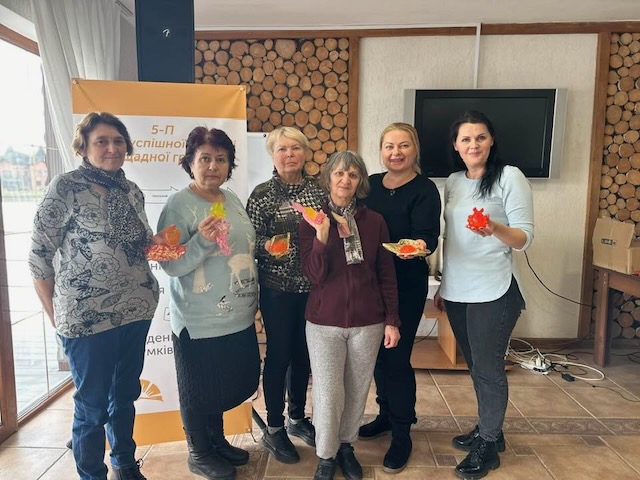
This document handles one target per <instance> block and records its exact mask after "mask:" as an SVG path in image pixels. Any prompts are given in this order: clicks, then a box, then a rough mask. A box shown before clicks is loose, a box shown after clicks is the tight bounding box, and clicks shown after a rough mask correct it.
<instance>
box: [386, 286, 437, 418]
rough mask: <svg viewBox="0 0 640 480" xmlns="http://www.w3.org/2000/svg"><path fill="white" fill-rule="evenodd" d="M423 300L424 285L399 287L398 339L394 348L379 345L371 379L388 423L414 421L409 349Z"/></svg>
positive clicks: (414, 335)
mask: <svg viewBox="0 0 640 480" xmlns="http://www.w3.org/2000/svg"><path fill="white" fill-rule="evenodd" d="M426 299H427V288H426V284H425V285H420V286H418V287H414V288H410V289H406V288H401V289H399V294H398V303H399V314H400V322H401V325H400V342H398V345H397V346H396V347H395V348H384V346H381V347H380V350H379V351H378V358H377V360H376V368H375V370H374V378H375V381H376V394H377V399H376V401H377V402H378V404H379V405H380V413H381V414H382V415H386V416H387V417H388V418H389V420H390V421H391V422H396V423H405V424H412V423H416V376H415V373H414V371H413V367H412V366H411V352H412V351H413V344H414V342H415V339H416V332H417V331H418V325H419V324H420V320H421V319H422V312H423V310H424V303H425V301H426Z"/></svg>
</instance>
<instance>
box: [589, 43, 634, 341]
mask: <svg viewBox="0 0 640 480" xmlns="http://www.w3.org/2000/svg"><path fill="white" fill-rule="evenodd" d="M604 134H605V135H604V151H603V162H602V176H601V179H600V199H599V201H600V211H599V214H598V216H600V217H612V218H615V219H617V220H620V221H623V222H627V223H632V224H634V225H635V234H636V238H638V237H640V33H620V34H612V35H611V55H610V57H609V85H608V90H607V110H606V123H605V130H604ZM613 307H614V320H615V321H614V324H613V329H612V331H613V335H614V337H616V336H621V337H624V338H633V337H640V299H636V298H632V297H630V296H628V295H622V294H618V295H616V296H614V305H613Z"/></svg>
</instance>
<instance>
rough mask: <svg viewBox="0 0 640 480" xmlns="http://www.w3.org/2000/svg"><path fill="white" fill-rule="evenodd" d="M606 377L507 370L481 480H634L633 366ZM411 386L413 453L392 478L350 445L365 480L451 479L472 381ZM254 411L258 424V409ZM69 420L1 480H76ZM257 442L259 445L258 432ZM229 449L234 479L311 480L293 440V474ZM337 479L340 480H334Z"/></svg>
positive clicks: (155, 448)
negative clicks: (490, 461) (502, 443)
mask: <svg viewBox="0 0 640 480" xmlns="http://www.w3.org/2000/svg"><path fill="white" fill-rule="evenodd" d="M636 350H640V348H637V349H636ZM614 353H617V354H620V353H625V351H621V350H617V351H615V352H614ZM580 357H581V358H582V360H584V361H586V362H587V363H591V358H592V357H591V355H589V354H580ZM605 373H606V375H607V379H606V380H605V381H602V382H598V383H597V385H598V386H599V387H600V386H601V387H606V388H593V387H592V386H591V385H590V384H588V383H586V382H580V381H575V382H567V381H565V380H563V379H562V378H561V377H560V374H559V373H551V374H549V375H540V374H534V373H531V372H529V371H526V370H523V369H521V368H519V367H514V368H513V369H512V370H511V371H510V372H509V374H508V377H509V382H510V390H511V392H510V401H509V408H508V410H507V420H506V423H505V435H506V440H507V450H506V452H504V453H503V454H501V455H500V458H501V462H502V466H501V467H500V468H499V469H498V470H496V471H493V472H491V473H490V474H489V476H488V477H487V478H490V479H494V480H499V479H509V480H515V479H517V480H524V479H532V480H533V479H535V480H544V479H555V480H589V479H594V480H601V479H610V478H615V479H617V480H623V479H640V455H639V454H638V452H640V365H639V364H637V363H634V362H632V361H630V360H629V359H628V358H627V357H625V356H614V357H612V362H611V365H610V366H609V367H607V368H606V370H605ZM417 378H418V405H417V412H418V418H419V420H418V424H417V425H415V426H414V428H413V430H412V438H413V442H414V450H413V454H412V457H411V459H410V463H409V467H408V468H407V469H406V470H404V471H403V472H402V473H400V474H398V475H388V474H385V473H384V472H383V471H382V468H381V463H382V457H383V455H384V453H385V451H386V449H387V447H388V443H389V437H388V436H386V437H381V438H378V439H376V440H372V441H368V442H364V441H360V442H357V443H356V445H355V447H356V454H357V456H358V458H359V460H360V461H361V463H362V464H363V466H364V473H365V478H366V479H376V480H381V479H392V478H393V479H398V480H409V479H420V480H422V479H429V480H436V479H445V478H455V476H454V472H453V466H455V464H456V463H457V462H459V461H460V460H462V458H463V457H464V454H463V452H460V451H457V450H455V449H454V448H452V447H451V444H450V441H451V437H452V436H453V435H455V434H457V433H459V432H461V431H466V430H468V429H470V428H472V427H473V425H474V424H475V422H476V418H475V412H476V405H475V398H474V395H473V388H472V386H471V382H470V379H469V377H468V374H467V373H465V372H439V371H426V370H422V371H418V372H417ZM372 392H373V390H372ZM375 406H376V404H375V399H374V396H373V395H370V398H369V402H368V405H367V418H371V417H372V415H373V414H375ZM254 407H255V408H256V410H258V411H259V412H261V413H262V414H263V417H264V406H263V404H262V402H261V399H258V400H257V401H255V402H254ZM71 416H72V399H71V396H70V394H67V395H65V396H64V397H63V398H61V399H59V400H58V401H56V402H55V403H54V404H53V405H52V406H51V407H50V408H48V409H47V410H46V411H45V412H43V413H42V414H40V415H39V416H37V417H36V418H35V419H33V420H32V421H30V422H29V423H27V424H26V425H24V426H23V427H22V428H21V430H20V431H19V432H18V433H17V434H16V435H14V436H13V437H11V438H10V439H9V440H7V441H6V442H5V443H4V444H3V445H2V446H0V479H1V480H36V479H38V480H61V479H64V480H66V479H73V478H77V476H76V474H75V469H74V464H73V458H72V456H71V453H70V452H69V451H68V450H67V449H66V448H65V443H66V442H67V440H68V439H69V435H70V433H69V428H70V423H71ZM254 436H255V438H256V439H257V438H259V437H260V433H259V431H258V429H257V428H256V429H255V430H254ZM231 440H232V443H234V444H235V445H238V446H242V447H243V448H246V449H248V450H249V451H250V452H251V457H250V462H249V464H248V465H246V466H243V467H241V468H240V469H239V470H238V480H258V479H287V480H288V479H310V478H311V477H312V476H313V472H314V470H315V466H316V457H315V454H314V451H313V449H312V448H310V447H307V446H306V445H304V444H303V443H302V442H300V441H298V440H297V439H294V443H295V444H296V445H297V446H298V447H299V451H300V453H301V456H302V461H301V462H300V463H298V464H296V465H284V464H281V463H278V462H276V461H274V460H273V459H272V458H270V457H269V456H268V454H266V453H265V452H264V451H263V449H262V448H261V447H260V445H259V444H258V443H256V442H255V441H254V439H253V438H252V436H250V435H238V436H234V437H232V439H231ZM138 455H139V456H140V457H141V458H143V459H144V467H143V473H144V474H145V475H146V477H147V478H148V479H149V480H164V479H194V480H195V479H197V478H201V477H197V476H194V475H192V474H190V473H189V472H188V470H187V467H186V446H185V444H184V442H176V443H169V444H161V445H152V446H144V447H140V448H139V452H138ZM336 478H338V479H342V478H343V477H342V476H341V475H340V474H338V475H337V476H336Z"/></svg>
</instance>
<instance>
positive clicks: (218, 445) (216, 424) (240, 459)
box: [207, 414, 249, 467]
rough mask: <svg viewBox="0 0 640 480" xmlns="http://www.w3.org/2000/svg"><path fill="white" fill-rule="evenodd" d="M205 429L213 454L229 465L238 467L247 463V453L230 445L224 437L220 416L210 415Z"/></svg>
mask: <svg viewBox="0 0 640 480" xmlns="http://www.w3.org/2000/svg"><path fill="white" fill-rule="evenodd" d="M207 423H208V425H207V428H208V430H209V436H210V437H211V443H212V444H213V449H214V450H215V452H216V453H217V454H218V455H219V456H221V457H222V458H224V459H225V460H226V461H227V462H229V463H230V464H231V465H235V466H236V467H239V466H241V465H246V464H247V463H248V462H249V452H247V451H246V450H243V449H241V448H238V447H234V446H233V445H231V444H230V443H229V442H228V441H227V439H226V438H225V437H224V426H223V423H222V414H216V415H211V416H209V418H208V419H207Z"/></svg>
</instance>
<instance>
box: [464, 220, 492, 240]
mask: <svg viewBox="0 0 640 480" xmlns="http://www.w3.org/2000/svg"><path fill="white" fill-rule="evenodd" d="M487 216H488V215H487ZM467 228H468V229H469V230H471V231H472V232H473V233H475V234H477V235H480V236H481V237H490V236H491V235H493V231H494V229H495V228H496V223H495V222H494V221H493V220H491V219H489V220H488V221H487V226H486V227H483V228H471V227H470V226H469V225H467Z"/></svg>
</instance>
